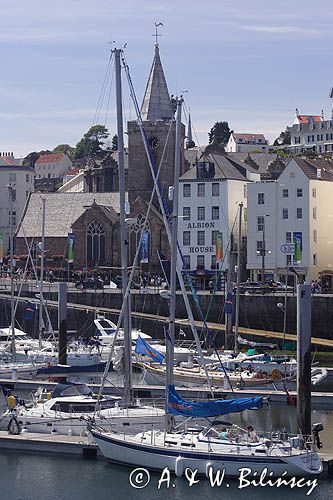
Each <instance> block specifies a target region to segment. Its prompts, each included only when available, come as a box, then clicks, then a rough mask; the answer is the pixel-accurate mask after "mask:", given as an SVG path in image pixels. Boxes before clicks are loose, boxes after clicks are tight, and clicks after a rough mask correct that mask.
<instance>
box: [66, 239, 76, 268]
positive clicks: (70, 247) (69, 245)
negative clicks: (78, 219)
mask: <svg viewBox="0 0 333 500" xmlns="http://www.w3.org/2000/svg"><path fill="white" fill-rule="evenodd" d="M74 243H75V234H74V233H68V235H67V260H68V263H70V262H74Z"/></svg>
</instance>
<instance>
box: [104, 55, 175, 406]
mask: <svg viewBox="0 0 333 500" xmlns="http://www.w3.org/2000/svg"><path fill="white" fill-rule="evenodd" d="M123 64H125V62H124V59H123ZM126 68H127V66H125V69H126ZM126 75H127V70H126ZM127 78H128V76H127ZM130 88H131V87H130ZM171 129H172V121H171V122H170V127H169V131H168V136H169V134H170V132H171ZM168 136H167V137H168ZM166 144H167V141H166ZM165 148H166V145H165ZM162 157H163V154H162ZM162 163H163V162H162V158H161V161H160V165H159V167H158V172H157V178H158V176H159V173H160V170H161V168H162ZM156 187H157V184H156V183H154V187H153V189H152V193H151V196H150V200H149V204H148V208H147V213H146V217H145V219H144V224H143V227H142V230H141V234H140V240H139V244H138V246H137V249H136V253H135V257H134V262H133V266H132V269H131V272H130V276H129V279H128V283H127V286H126V290H125V293H124V297H123V302H122V306H121V310H120V312H119V317H118V322H117V326H116V331H115V333H114V339H113V343H112V345H111V349H110V352H109V357H108V360H107V363H106V366H105V371H104V374H103V377H102V380H101V385H100V389H99V392H98V398H97V402H96V408H97V405H98V403H99V401H100V398H101V395H102V392H103V389H104V385H105V381H106V378H107V376H108V372H109V369H110V366H111V361H112V357H113V353H114V348H115V342H116V340H117V337H118V334H119V329H120V324H121V321H122V318H123V315H124V311H125V306H126V302H127V298H128V296H129V294H130V289H131V283H132V281H133V277H134V273H135V270H136V264H137V261H138V258H139V253H140V249H141V244H142V240H143V234H144V231H145V230H146V228H147V227H148V216H149V214H150V210H151V208H152V206H153V199H154V196H155V192H156ZM96 408H95V413H96ZM95 413H94V415H95Z"/></svg>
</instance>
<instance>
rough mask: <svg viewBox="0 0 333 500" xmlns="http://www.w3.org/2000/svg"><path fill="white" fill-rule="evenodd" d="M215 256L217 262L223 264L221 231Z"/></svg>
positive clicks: (217, 238) (217, 239)
mask: <svg viewBox="0 0 333 500" xmlns="http://www.w3.org/2000/svg"><path fill="white" fill-rule="evenodd" d="M215 255H216V262H221V261H222V259H223V236H222V233H221V232H220V231H218V232H217V234H216V243H215Z"/></svg>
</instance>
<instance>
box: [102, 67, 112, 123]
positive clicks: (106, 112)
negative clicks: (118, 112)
mask: <svg viewBox="0 0 333 500" xmlns="http://www.w3.org/2000/svg"><path fill="white" fill-rule="evenodd" d="M113 79H114V71H112V73H111V81H110V86H109V95H108V100H107V105H106V111H105V118H104V127H105V126H106V121H107V116H108V113H109V107H110V99H111V91H112V87H113Z"/></svg>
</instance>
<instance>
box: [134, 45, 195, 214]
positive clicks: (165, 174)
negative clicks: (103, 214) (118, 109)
mask: <svg viewBox="0 0 333 500" xmlns="http://www.w3.org/2000/svg"><path fill="white" fill-rule="evenodd" d="M141 116H142V119H143V124H144V128H145V132H146V136H147V138H148V147H149V151H150V154H151V157H152V159H153V161H154V164H155V167H156V170H158V168H159V165H160V161H161V158H162V155H163V151H164V149H165V152H164V156H163V163H162V167H161V171H160V176H159V180H160V183H161V186H162V191H163V196H164V198H165V199H167V195H168V188H169V186H172V185H173V170H174V156H175V128H176V127H175V123H173V124H171V121H172V119H173V116H174V108H173V103H172V99H170V95H169V91H168V86H167V83H166V79H165V75H164V71H163V67H162V63H161V59H160V52H159V44H158V43H155V55H154V60H153V64H152V67H151V70H150V74H149V78H148V82H147V86H146V90H145V94H144V98H143V102H142V106H141ZM170 126H171V127H172V129H171V131H170V134H169V139H168V143H167V145H166V140H167V136H168V133H169V129H170ZM127 131H128V196H129V202H130V204H131V205H132V204H133V203H134V202H135V200H137V199H138V198H141V199H142V200H144V201H146V202H149V199H150V196H151V192H152V190H153V186H154V182H153V178H152V175H151V173H150V168H149V163H148V160H147V157H146V152H145V148H144V144H143V139H142V136H141V132H140V128H139V125H138V123H137V121H131V122H128V124H127ZM181 137H182V141H181V143H182V146H181V147H182V153H181V159H182V161H181V175H182V174H183V173H184V165H185V162H184V141H185V127H184V126H182V132H181ZM154 205H155V207H156V208H158V210H159V205H158V200H157V197H156V196H155V198H154Z"/></svg>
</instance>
